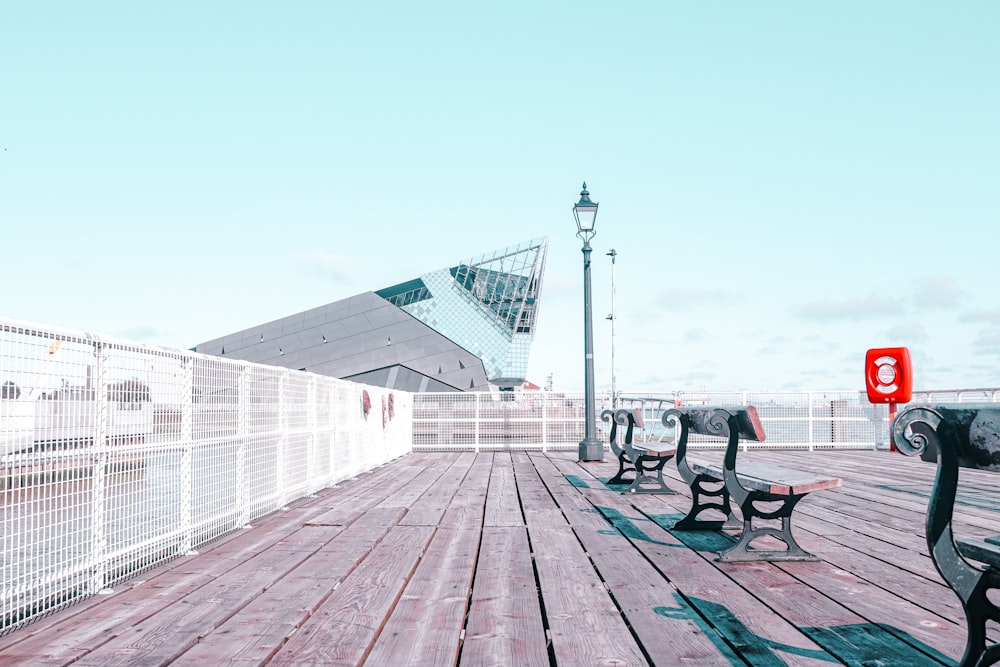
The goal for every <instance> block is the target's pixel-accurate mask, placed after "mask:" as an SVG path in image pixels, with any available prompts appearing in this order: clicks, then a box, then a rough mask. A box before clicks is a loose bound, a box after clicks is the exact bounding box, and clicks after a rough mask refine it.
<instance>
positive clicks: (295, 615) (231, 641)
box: [172, 509, 403, 667]
mask: <svg viewBox="0 0 1000 667" xmlns="http://www.w3.org/2000/svg"><path fill="white" fill-rule="evenodd" d="M402 516H403V511H402V510H400V509H392V510H373V511H371V512H369V513H368V514H366V515H365V516H362V517H360V518H359V520H358V521H356V522H354V523H353V524H352V525H350V526H349V527H347V528H346V529H345V530H343V531H342V532H341V533H339V534H338V535H337V536H336V537H335V538H334V539H333V540H331V541H330V542H329V543H328V544H326V545H324V546H323V547H322V548H320V549H319V550H318V551H317V552H316V553H314V554H313V555H311V556H310V557H309V558H307V559H306V560H305V561H303V563H302V564H301V565H299V567H297V568H295V570H294V571H293V572H291V573H289V574H288V575H287V576H285V577H283V578H282V579H281V581H280V585H274V586H271V587H270V588H268V589H267V590H266V591H264V592H263V593H262V594H261V595H260V596H259V597H257V598H256V599H254V600H253V601H252V602H250V603H249V604H247V605H246V606H244V607H243V608H241V609H238V610H237V611H236V613H235V614H234V615H233V616H232V617H231V618H229V619H228V620H226V621H225V622H224V623H223V624H221V625H220V626H219V627H218V628H217V629H216V631H214V632H211V633H208V634H206V635H205V636H203V637H200V639H199V643H198V644H197V645H195V646H194V647H192V648H191V649H190V650H188V651H186V652H185V653H184V654H183V655H181V656H179V657H178V658H177V659H176V660H175V661H174V662H173V663H172V665H174V666H175V667H181V666H183V665H190V666H191V667H201V666H202V665H226V664H264V663H265V662H267V661H268V660H269V659H270V658H271V657H273V656H274V654H275V653H276V652H277V651H278V650H279V649H280V648H281V647H282V646H283V645H284V643H285V641H286V640H287V639H288V637H290V636H291V635H292V633H294V632H295V631H296V630H297V629H298V628H300V627H302V626H303V625H304V624H305V623H306V622H308V619H309V617H310V616H312V614H313V613H315V611H316V610H317V609H318V608H319V606H320V605H321V604H322V603H323V601H324V600H325V599H326V598H327V597H328V596H329V595H330V594H331V593H332V592H333V591H334V590H335V589H336V588H337V587H338V586H339V585H340V583H341V582H342V581H343V580H344V579H345V578H346V577H347V576H348V575H349V574H350V573H351V572H353V571H354V569H355V568H357V567H358V565H360V564H361V562H362V561H363V560H364V559H365V558H366V557H367V556H368V555H369V554H370V553H371V552H372V550H373V549H374V548H375V546H376V545H377V544H378V543H379V542H380V541H381V540H382V538H383V537H385V535H386V533H387V532H388V531H389V529H390V528H391V527H392V526H394V525H396V524H397V522H398V521H399V519H400V518H402Z"/></svg>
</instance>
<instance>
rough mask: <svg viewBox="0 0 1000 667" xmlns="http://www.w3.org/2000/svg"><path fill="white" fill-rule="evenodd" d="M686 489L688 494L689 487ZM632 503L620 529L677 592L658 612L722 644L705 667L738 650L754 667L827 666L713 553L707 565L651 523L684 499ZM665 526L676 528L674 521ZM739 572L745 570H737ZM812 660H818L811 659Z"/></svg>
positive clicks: (649, 498) (622, 513) (676, 510)
mask: <svg viewBox="0 0 1000 667" xmlns="http://www.w3.org/2000/svg"><path fill="white" fill-rule="evenodd" d="M581 467H583V466H581ZM609 470H610V469H609ZM602 472H604V471H602ZM612 472H613V471H612ZM595 481H596V480H595ZM684 488H685V489H687V485H686V484H685V485H684ZM628 498H629V500H630V505H631V507H630V508H628V509H627V510H625V511H619V512H620V514H619V517H617V518H618V520H619V522H620V523H619V525H620V526H622V527H623V528H624V529H625V530H626V531H629V532H632V533H633V534H632V535H631V541H632V543H633V544H634V545H635V547H636V548H637V549H638V550H639V551H640V552H641V553H642V555H644V557H645V558H646V559H648V560H649V562H650V563H652V565H654V566H655V567H656V568H657V570H659V571H660V572H661V573H662V576H663V577H665V580H666V581H667V582H669V583H670V584H671V585H672V587H674V589H675V591H674V592H673V593H672V594H671V595H669V596H665V597H664V598H663V600H662V601H661V602H660V605H659V606H658V607H657V608H656V610H657V612H658V613H661V614H663V615H665V616H670V617H673V618H680V619H691V620H692V621H694V622H695V623H696V624H697V625H698V626H699V627H700V628H702V629H703V632H705V633H706V636H707V637H709V638H712V637H713V636H718V637H721V638H722V640H721V641H720V643H719V644H718V645H717V649H718V654H717V657H716V658H715V660H716V662H714V663H712V662H711V661H710V662H708V663H707V664H726V662H728V661H724V659H723V657H724V656H725V655H726V654H727V652H728V651H732V650H734V649H735V652H737V653H739V655H741V656H743V657H744V658H745V659H747V660H749V661H750V663H751V664H763V665H767V664H774V665H779V664H784V663H783V661H782V660H788V659H789V656H791V662H794V663H796V664H809V665H817V666H818V665H820V664H827V665H828V664H829V662H827V661H824V660H822V658H821V657H820V655H819V654H820V653H821V652H822V649H821V648H820V647H819V646H818V645H816V644H815V643H814V642H812V641H811V640H810V639H809V638H808V637H807V636H805V635H803V634H802V632H801V631H800V630H799V629H798V628H796V627H795V626H793V625H791V624H789V623H788V622H787V621H785V620H784V619H783V618H782V617H781V616H780V615H779V614H777V613H776V612H775V611H774V610H772V609H770V608H768V607H767V606H766V605H764V604H762V603H761V602H760V601H759V600H758V599H757V598H756V597H755V596H754V595H753V594H752V593H751V592H750V591H748V590H747V589H745V588H742V587H740V586H738V585H737V584H736V583H734V582H733V581H732V579H731V578H730V577H729V576H728V575H726V574H724V573H723V572H721V571H720V569H719V568H718V567H717V565H716V564H715V563H714V560H713V559H714V556H715V553H714V552H713V553H711V554H709V555H710V556H711V559H709V558H706V557H705V556H703V555H701V554H699V553H698V552H696V551H693V550H691V549H689V548H685V545H684V544H683V543H682V542H680V541H679V540H678V539H677V538H676V537H675V536H674V535H672V534H671V533H670V532H668V531H667V530H665V529H664V528H663V526H662V525H661V523H660V522H657V521H653V520H651V519H659V518H660V517H661V516H662V514H663V513H664V511H665V510H666V513H669V514H671V515H673V516H677V515H682V514H683V511H682V510H681V509H680V507H681V506H683V505H685V504H686V502H687V501H686V500H685V498H684V497H683V496H653V495H647V496H629V497H628ZM672 503H676V504H672ZM640 508H646V510H645V511H643V510H642V509H640ZM626 512H627V513H626ZM630 517H631V518H630ZM661 521H662V522H663V523H667V524H668V525H672V524H673V518H671V519H669V520H661ZM709 537H710V538H717V539H715V540H714V543H715V545H716V547H717V548H718V546H719V544H720V542H721V544H723V545H728V544H731V541H727V540H726V538H724V537H721V536H718V535H715V534H712V535H710V536H709ZM741 566H745V565H744V564H740V565H734V566H733V567H741ZM664 641H668V640H666V639H663V638H661V639H660V640H659V642H658V643H657V644H654V646H657V647H658V648H659V646H658V644H659V643H662V642H664ZM810 655H811V656H815V657H814V658H813V659H808V656H810ZM796 656H797V657H796ZM803 656H805V657H803ZM666 664H670V663H669V662H668V663H666Z"/></svg>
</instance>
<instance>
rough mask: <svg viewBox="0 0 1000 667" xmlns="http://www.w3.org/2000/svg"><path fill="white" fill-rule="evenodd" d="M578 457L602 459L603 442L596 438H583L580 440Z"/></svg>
mask: <svg viewBox="0 0 1000 667" xmlns="http://www.w3.org/2000/svg"><path fill="white" fill-rule="evenodd" d="M579 458H580V460H581V461H603V460H604V443H603V442H601V441H600V440H598V439H597V438H584V439H583V440H581V441H580V449H579Z"/></svg>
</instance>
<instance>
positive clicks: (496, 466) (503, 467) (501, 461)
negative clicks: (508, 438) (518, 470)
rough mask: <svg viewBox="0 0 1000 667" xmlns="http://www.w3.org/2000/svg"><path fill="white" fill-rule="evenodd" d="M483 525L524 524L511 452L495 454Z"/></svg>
mask: <svg viewBox="0 0 1000 667" xmlns="http://www.w3.org/2000/svg"><path fill="white" fill-rule="evenodd" d="M483 525H485V526H488V527H496V526H523V525H524V513H523V512H522V511H521V499H520V498H519V497H518V495H517V482H516V481H515V480H514V462H513V461H512V460H511V458H510V454H505V453H498V454H495V455H494V459H493V470H492V472H491V475H490V488H489V491H488V493H487V496H486V513H485V518H484V524H483Z"/></svg>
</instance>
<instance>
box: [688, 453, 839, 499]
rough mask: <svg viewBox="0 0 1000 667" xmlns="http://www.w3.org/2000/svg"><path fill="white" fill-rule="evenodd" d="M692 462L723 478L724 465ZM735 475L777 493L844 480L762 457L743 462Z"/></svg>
mask: <svg viewBox="0 0 1000 667" xmlns="http://www.w3.org/2000/svg"><path fill="white" fill-rule="evenodd" d="M689 465H690V466H691V469H692V470H694V471H695V472H697V473H700V474H704V475H709V476H712V477H715V478H717V479H722V478H723V476H724V472H723V470H724V468H723V467H722V466H721V465H714V464H709V463H705V462H702V461H689ZM736 477H737V478H738V479H739V482H740V486H743V487H744V488H747V489H750V490H752V491H760V492H763V493H769V494H772V495H775V496H800V495H804V494H806V493H812V492H813V491H823V490H826V489H835V488H837V487H839V486H840V485H841V484H842V482H841V480H840V479H836V478H833V477H827V476H825V475H817V474H815V473H811V472H805V471H802V470H794V469H792V468H783V467H781V466H776V465H773V464H770V463H761V462H759V461H746V462H742V463H740V466H739V469H738V470H737V471H736Z"/></svg>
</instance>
